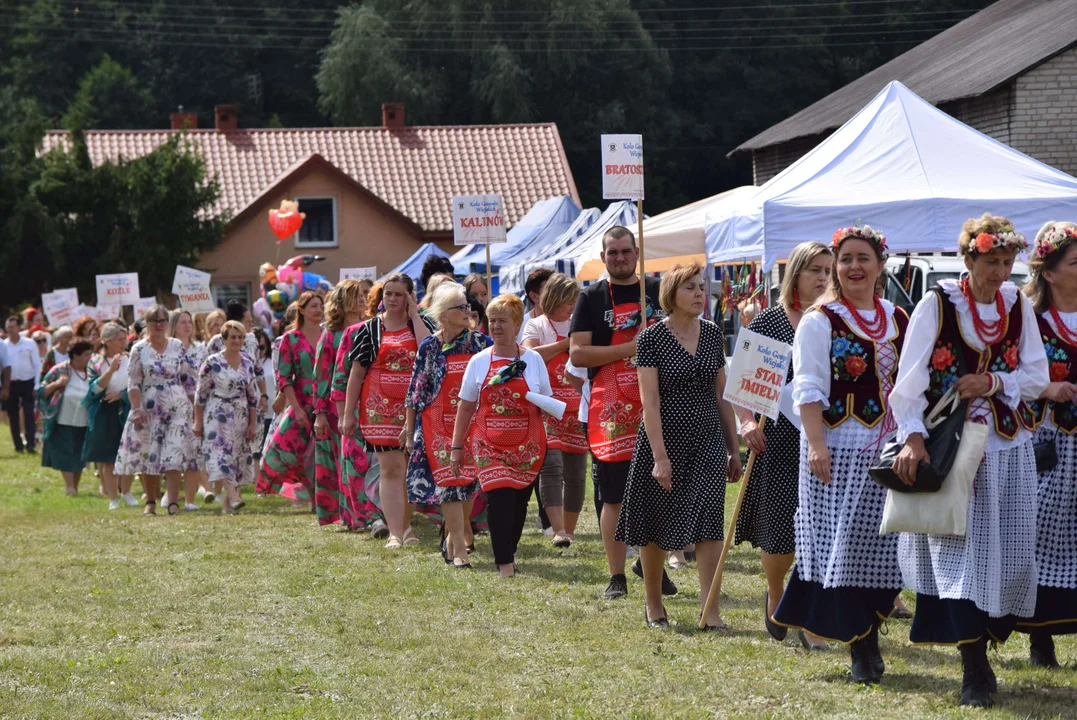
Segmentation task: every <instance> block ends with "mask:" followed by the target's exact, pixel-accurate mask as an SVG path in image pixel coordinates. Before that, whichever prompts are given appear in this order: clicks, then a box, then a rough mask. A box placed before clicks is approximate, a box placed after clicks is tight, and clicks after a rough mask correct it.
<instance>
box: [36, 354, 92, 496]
mask: <svg viewBox="0 0 1077 720" xmlns="http://www.w3.org/2000/svg"><path fill="white" fill-rule="evenodd" d="M70 349H71V358H70V359H69V360H65V361H64V362H61V363H59V364H58V365H56V366H55V367H54V368H53V369H52V370H50V371H49V372H48V373H47V374H46V375H45V377H44V379H43V380H42V381H41V386H40V387H39V388H38V406H39V409H40V410H41V414H42V415H43V416H44V418H45V433H44V435H43V436H42V443H43V447H42V452H41V466H42V467H48V468H53V469H54V470H59V471H60V474H61V475H63V478H64V483H65V484H66V485H67V494H68V495H69V496H72V495H77V494H78V491H79V479H80V478H81V477H82V469H83V468H84V467H85V466H86V465H85V463H83V462H82V445H83V443H84V442H85V440H86V424H87V416H86V408H85V407H83V405H82V401H83V398H85V397H86V393H87V392H89V388H90V381H89V374H88V370H87V367H88V365H89V363H90V355H91V354H92V353H93V347H92V346H91V345H90V343H89V342H87V341H86V340H79V341H78V342H75V343H74V344H73V345H72V346H71V348H70Z"/></svg>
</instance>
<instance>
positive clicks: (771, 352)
mask: <svg viewBox="0 0 1077 720" xmlns="http://www.w3.org/2000/svg"><path fill="white" fill-rule="evenodd" d="M734 348H735V352H734V355H733V362H732V363H730V365H729V375H728V376H727V377H728V379H727V380H726V384H725V395H724V397H725V399H726V400H728V401H729V402H731V403H733V404H734V405H739V406H740V407H742V408H745V409H747V410H751V411H752V412H753V413H759V414H760V415H766V416H767V417H768V418H770V419H771V420H777V419H778V413H779V411H780V410H781V405H782V392H783V390H784V389H785V377H786V375H787V374H788V372H789V363H790V362H792V357H793V348H792V347H790V346H789V345H786V344H785V343H783V342H778V341H777V340H771V339H770V338H768V337H765V336H763V335H760V334H759V333H754V332H752V331H751V330H748V329H747V328H741V330H740V334H739V335H737V344H736V345H735V346H734Z"/></svg>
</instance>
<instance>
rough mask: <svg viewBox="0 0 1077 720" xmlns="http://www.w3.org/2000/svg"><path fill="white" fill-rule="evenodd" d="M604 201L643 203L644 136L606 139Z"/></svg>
mask: <svg viewBox="0 0 1077 720" xmlns="http://www.w3.org/2000/svg"><path fill="white" fill-rule="evenodd" d="M602 199H604V200H642V199H643V136H642V135H603V136H602Z"/></svg>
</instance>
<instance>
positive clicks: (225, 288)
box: [210, 283, 251, 310]
mask: <svg viewBox="0 0 1077 720" xmlns="http://www.w3.org/2000/svg"><path fill="white" fill-rule="evenodd" d="M250 291H251V286H250V285H248V284H247V283H236V284H234V285H224V284H221V285H217V284H214V285H211V286H210V292H211V293H212V294H213V304H214V305H216V306H217V307H219V308H221V309H222V310H223V309H224V308H225V306H226V305H228V303H229V301H231V300H239V301H240V302H241V303H243V304H244V305H246V306H247V307H250V306H251V293H250Z"/></svg>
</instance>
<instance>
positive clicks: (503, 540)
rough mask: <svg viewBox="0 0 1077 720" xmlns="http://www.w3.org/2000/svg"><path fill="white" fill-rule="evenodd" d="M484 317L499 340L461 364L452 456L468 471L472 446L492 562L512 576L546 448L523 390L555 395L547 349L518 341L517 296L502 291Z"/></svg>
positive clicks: (458, 470) (520, 310)
mask: <svg viewBox="0 0 1077 720" xmlns="http://www.w3.org/2000/svg"><path fill="white" fill-rule="evenodd" d="M486 317H487V321H488V322H489V326H490V337H491V338H493V341H494V344H493V346H491V347H489V348H487V349H485V350H483V351H481V352H479V353H476V354H475V355H474V356H472V358H471V360H469V361H468V364H467V368H466V369H465V370H464V377H463V380H462V382H461V385H460V404H459V406H458V409H457V413H456V426H455V427H454V428H453V436H452V445H451V447H450V454H449V458H450V465H451V468H452V473H453V475H455V476H456V477H466V475H465V472H467V470H466V465H465V463H466V461H467V460H468V459H469V458H468V455H467V453H466V452H465V446H466V447H467V448H469V449H470V451H471V453H470V455H471V457H473V458H474V461H475V474H476V475H477V477H478V480H479V485H480V487H482V490H483V492H485V493H486V499H487V503H488V505H487V507H488V513H487V517H488V522H489V524H490V544H491V545H492V546H493V550H494V562H496V563H497V569H498V573H499V574H500V576H501V577H502V578H509V577H512V576H513V575H515V574H516V549H517V546H518V545H519V543H520V535H521V534H522V533H523V529H524V521H525V519H526V518H527V504H528V502H529V501H530V499H531V488H532V486H533V484H534V482H535V478H536V477H537V476H538V472H539V469H540V468H541V467H542V462H543V460H544V459H545V455H546V428H545V426H544V425H543V421H542V413H541V412H540V411H539V408H538V406H536V405H535V404H534V403H533V402H531V401H530V400H528V399H527V397H526V396H527V394H528V392H533V393H537V394H538V395H544V396H546V397H550V396H551V395H552V394H553V391H552V390H551V388H550V377H549V374H548V373H547V371H546V364H545V363H544V362H543V361H542V356H541V355H539V354H538V353H536V352H535V351H534V350H528V349H527V348H524V347H521V346H520V345H518V344H517V343H516V338H517V336H518V335H519V333H520V326H521V325H522V324H523V320H524V306H523V302H521V301H520V298H518V297H516V296H515V295H498V296H497V297H496V298H494V299H493V300H491V301H490V304H489V305H488V306H487V307H486ZM473 419H474V424H472V420H473Z"/></svg>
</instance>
